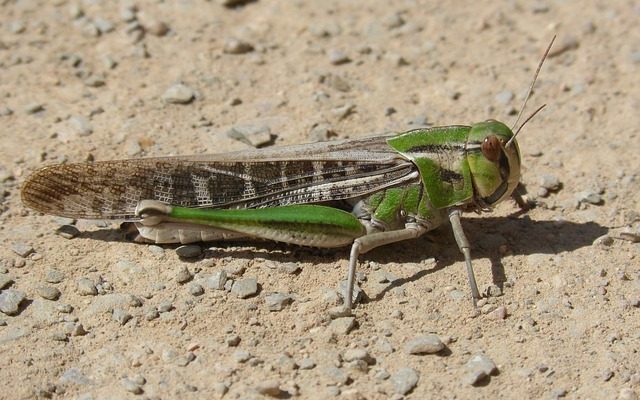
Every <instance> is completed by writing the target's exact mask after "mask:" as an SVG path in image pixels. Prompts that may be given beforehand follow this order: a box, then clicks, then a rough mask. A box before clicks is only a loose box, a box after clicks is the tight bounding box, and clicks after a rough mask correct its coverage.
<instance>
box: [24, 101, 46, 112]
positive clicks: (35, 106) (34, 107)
mask: <svg viewBox="0 0 640 400" xmlns="http://www.w3.org/2000/svg"><path fill="white" fill-rule="evenodd" d="M24 111H25V112H26V113H27V114H35V113H39V112H40V111H44V105H43V104H40V103H30V104H27V106H26V107H25V108H24Z"/></svg>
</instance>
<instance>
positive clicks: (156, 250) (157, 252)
mask: <svg viewBox="0 0 640 400" xmlns="http://www.w3.org/2000/svg"><path fill="white" fill-rule="evenodd" d="M148 249H149V252H150V253H151V254H153V255H154V256H157V257H162V256H163V255H164V249H163V248H162V247H160V246H158V245H155V244H152V245H150V246H149V247H148Z"/></svg>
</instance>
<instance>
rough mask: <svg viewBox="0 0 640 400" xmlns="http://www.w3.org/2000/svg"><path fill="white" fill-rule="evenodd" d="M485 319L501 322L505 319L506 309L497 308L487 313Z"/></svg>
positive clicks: (502, 307)
mask: <svg viewBox="0 0 640 400" xmlns="http://www.w3.org/2000/svg"><path fill="white" fill-rule="evenodd" d="M487 317H488V318H491V319H494V320H496V321H500V320H503V319H505V318H507V308H506V307H505V306H499V307H497V308H496V309H495V310H493V311H491V312H489V313H488V314H487Z"/></svg>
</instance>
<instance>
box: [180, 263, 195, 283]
mask: <svg viewBox="0 0 640 400" xmlns="http://www.w3.org/2000/svg"><path fill="white" fill-rule="evenodd" d="M191 279H193V274H191V272H190V271H189V269H188V268H187V267H186V266H182V267H180V270H179V271H178V273H177V274H176V282H178V283H179V284H181V285H182V284H185V283H187V282H189V281H190V280H191Z"/></svg>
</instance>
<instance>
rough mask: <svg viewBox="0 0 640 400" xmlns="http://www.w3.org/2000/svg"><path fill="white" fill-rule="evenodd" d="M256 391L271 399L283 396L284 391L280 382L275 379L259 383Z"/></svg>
mask: <svg viewBox="0 0 640 400" xmlns="http://www.w3.org/2000/svg"><path fill="white" fill-rule="evenodd" d="M256 391H257V392H258V393H260V394H263V395H266V396H271V397H279V396H280V395H281V394H282V390H280V382H278V381H276V380H273V379H271V380H266V381H263V382H261V383H259V384H258V385H257V386H256Z"/></svg>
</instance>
